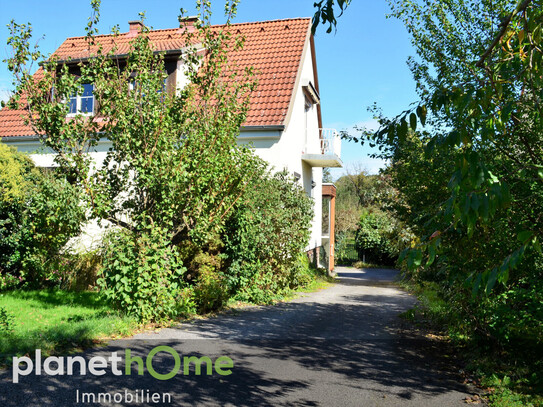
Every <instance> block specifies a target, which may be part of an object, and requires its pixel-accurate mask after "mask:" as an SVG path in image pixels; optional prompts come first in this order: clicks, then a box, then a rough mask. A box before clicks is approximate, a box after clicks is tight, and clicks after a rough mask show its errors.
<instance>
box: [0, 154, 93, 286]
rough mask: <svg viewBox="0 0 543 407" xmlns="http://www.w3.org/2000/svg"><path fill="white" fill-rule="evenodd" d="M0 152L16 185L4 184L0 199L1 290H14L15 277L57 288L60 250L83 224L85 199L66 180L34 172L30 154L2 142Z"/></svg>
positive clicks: (1, 171)
mask: <svg viewBox="0 0 543 407" xmlns="http://www.w3.org/2000/svg"><path fill="white" fill-rule="evenodd" d="M0 149H1V151H2V157H0V163H4V164H5V165H0V177H5V178H8V177H10V178H13V179H15V180H16V181H17V182H16V184H5V185H7V186H9V188H4V189H2V197H1V198H0V264H1V265H2V266H1V268H0V270H1V271H2V274H3V277H2V281H3V283H2V286H5V287H3V288H7V286H8V285H9V286H10V287H13V286H14V277H17V278H19V279H20V281H23V282H24V283H25V284H26V285H28V286H34V287H40V286H48V285H49V286H50V285H55V284H58V283H59V281H60V279H59V273H58V269H59V261H61V258H62V255H61V252H62V251H63V250H64V249H65V247H66V244H67V243H68V241H69V240H70V239H71V238H72V237H74V236H77V235H78V234H79V232H80V230H81V224H82V222H83V220H84V215H85V214H84V208H83V207H82V206H81V202H80V199H79V197H80V195H79V193H78V191H77V189H76V188H74V187H73V186H72V185H70V184H69V183H68V182H67V181H66V180H65V179H63V178H61V177H56V176H55V174H51V173H43V172H40V171H39V170H38V169H36V168H34V165H33V164H32V163H31V161H30V160H29V158H28V157H26V156H25V155H23V154H20V153H17V152H16V151H14V150H11V149H7V148H6V147H5V146H3V145H2V144H0ZM8 283H9V284H8Z"/></svg>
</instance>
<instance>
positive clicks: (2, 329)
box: [0, 307, 15, 334]
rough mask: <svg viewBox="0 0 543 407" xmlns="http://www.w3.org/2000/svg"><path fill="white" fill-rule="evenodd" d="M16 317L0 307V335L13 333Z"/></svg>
mask: <svg viewBox="0 0 543 407" xmlns="http://www.w3.org/2000/svg"><path fill="white" fill-rule="evenodd" d="M14 323H15V322H14V317H13V315H12V314H11V313H9V312H8V311H7V310H6V309H5V308H4V307H0V333H2V334H8V333H10V332H12V331H13V328H14Z"/></svg>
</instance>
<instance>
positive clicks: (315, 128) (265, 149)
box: [239, 46, 322, 250]
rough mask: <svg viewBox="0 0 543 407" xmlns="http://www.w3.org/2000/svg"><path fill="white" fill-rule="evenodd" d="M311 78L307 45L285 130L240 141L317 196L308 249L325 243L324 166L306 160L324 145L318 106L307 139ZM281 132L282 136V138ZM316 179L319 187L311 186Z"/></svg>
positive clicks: (311, 114)
mask: <svg viewBox="0 0 543 407" xmlns="http://www.w3.org/2000/svg"><path fill="white" fill-rule="evenodd" d="M307 81H311V82H312V83H313V84H314V83H315V79H314V74H313V61H312V55H311V48H310V47H309V46H308V47H307V52H306V54H305V57H304V60H303V65H302V71H301V77H300V82H299V83H298V84H297V85H296V86H297V87H296V89H295V91H294V102H293V103H294V104H293V110H292V115H291V117H290V120H289V121H288V123H287V127H286V128H285V130H284V131H283V132H277V131H258V132H257V131H242V132H241V135H240V138H239V142H240V143H252V144H253V145H254V147H255V152H256V153H257V154H258V155H259V156H260V157H262V158H263V159H265V160H266V161H268V162H269V163H270V164H271V165H272V166H273V167H274V168H275V169H276V170H277V171H280V170H283V169H286V170H287V171H288V172H290V173H291V174H293V173H294V172H296V173H298V174H300V175H301V178H300V181H299V182H300V186H302V187H303V188H304V190H305V191H306V193H307V195H308V196H311V197H312V198H313V199H314V203H315V205H314V211H315V216H314V218H313V222H312V226H311V239H310V242H309V246H308V247H307V250H309V249H313V248H315V247H318V246H321V244H322V242H321V233H322V204H321V202H322V168H317V167H315V168H311V167H310V166H309V165H308V164H306V163H304V162H303V161H302V154H303V153H304V152H307V150H310V152H315V153H316V152H318V151H319V148H320V140H319V120H318V114H317V106H316V105H313V107H312V108H311V109H310V111H309V112H308V113H307V114H308V117H307V123H308V126H307V127H308V128H307V142H308V146H306V145H305V140H306V117H305V114H306V113H305V112H304V108H305V96H304V92H303V90H302V84H303V83H304V82H307ZM278 135H280V138H278ZM312 182H315V184H316V186H315V187H314V188H312V187H311V183H312Z"/></svg>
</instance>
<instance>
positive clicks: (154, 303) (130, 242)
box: [98, 228, 191, 322]
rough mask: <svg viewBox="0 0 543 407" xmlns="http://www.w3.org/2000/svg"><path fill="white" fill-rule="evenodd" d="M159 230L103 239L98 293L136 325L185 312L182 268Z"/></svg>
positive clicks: (187, 304)
mask: <svg viewBox="0 0 543 407" xmlns="http://www.w3.org/2000/svg"><path fill="white" fill-rule="evenodd" d="M169 243H170V242H169V241H168V239H167V237H166V234H165V233H163V231H162V230H160V229H158V228H155V229H149V232H146V233H141V234H133V233H130V232H127V231H115V232H113V233H111V234H110V235H109V236H107V238H106V239H105V243H104V252H103V270H102V271H101V273H100V278H99V279H98V285H99V287H100V288H101V293H102V295H103V296H104V298H106V299H107V300H108V301H109V302H110V303H111V304H112V305H113V306H114V307H115V308H117V309H119V310H122V311H124V312H125V313H126V314H128V315H130V316H133V317H135V318H136V319H138V320H139V321H140V322H152V321H164V320H168V319H171V318H173V317H175V316H177V315H179V314H180V313H185V312H188V311H189V310H188V309H187V307H190V306H191V305H190V304H191V302H190V299H189V300H187V298H186V295H187V292H186V291H185V290H184V288H186V284H185V283H184V282H183V280H182V277H183V274H184V273H185V270H186V269H185V268H184V267H183V266H182V263H181V261H180V259H179V254H178V253H177V251H176V249H175V248H174V247H172V246H171V245H170V244H169Z"/></svg>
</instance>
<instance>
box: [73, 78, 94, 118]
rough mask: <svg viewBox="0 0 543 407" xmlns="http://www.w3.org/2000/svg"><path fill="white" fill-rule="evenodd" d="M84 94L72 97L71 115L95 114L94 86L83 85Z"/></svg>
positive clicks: (89, 84)
mask: <svg viewBox="0 0 543 407" xmlns="http://www.w3.org/2000/svg"><path fill="white" fill-rule="evenodd" d="M82 90H83V91H82V93H81V94H77V95H73V96H71V97H70V102H69V104H70V114H77V113H80V114H88V115H91V114H93V113H94V94H93V90H94V85H93V84H92V83H84V84H83V85H82Z"/></svg>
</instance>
